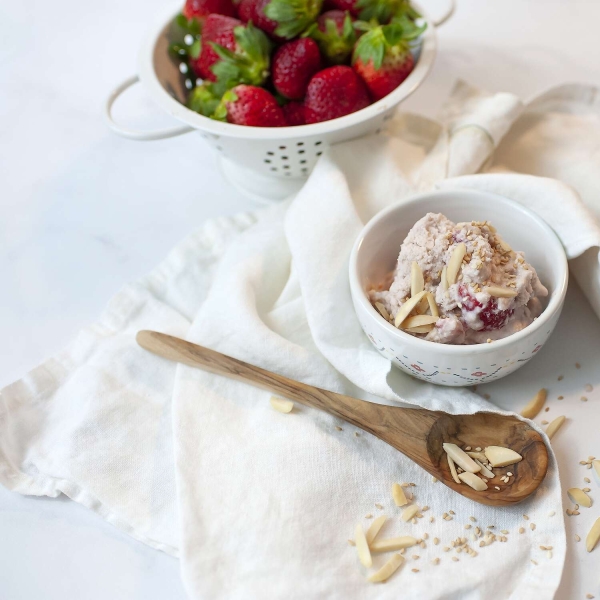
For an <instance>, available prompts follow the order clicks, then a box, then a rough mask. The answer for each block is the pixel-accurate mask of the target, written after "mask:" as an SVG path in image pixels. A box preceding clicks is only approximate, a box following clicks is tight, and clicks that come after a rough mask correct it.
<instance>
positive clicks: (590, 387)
mask: <svg viewBox="0 0 600 600" xmlns="http://www.w3.org/2000/svg"><path fill="white" fill-rule="evenodd" d="M593 389H594V386H593V385H592V384H591V383H586V384H585V391H586V392H591V391H592V390H593Z"/></svg>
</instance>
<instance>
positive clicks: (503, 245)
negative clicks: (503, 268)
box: [497, 238, 512, 254]
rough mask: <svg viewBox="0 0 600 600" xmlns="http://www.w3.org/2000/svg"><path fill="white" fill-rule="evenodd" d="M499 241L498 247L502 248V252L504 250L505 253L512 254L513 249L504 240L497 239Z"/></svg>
mask: <svg viewBox="0 0 600 600" xmlns="http://www.w3.org/2000/svg"><path fill="white" fill-rule="evenodd" d="M497 239H498V245H499V246H500V248H502V250H504V252H505V253H507V254H508V253H509V252H512V248H511V247H510V246H509V245H508V244H507V243H506V242H505V241H504V240H502V239H500V238H497Z"/></svg>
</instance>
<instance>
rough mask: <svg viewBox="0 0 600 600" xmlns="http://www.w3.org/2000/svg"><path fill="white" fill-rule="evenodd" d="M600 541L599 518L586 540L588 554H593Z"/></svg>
mask: <svg viewBox="0 0 600 600" xmlns="http://www.w3.org/2000/svg"><path fill="white" fill-rule="evenodd" d="M599 540H600V517H598V518H597V519H596V521H595V523H594V524H593V525H592V528H591V529H590V532H589V533H588V534H587V537H586V538H585V547H586V549H587V551H588V552H591V551H592V550H593V549H594V548H595V547H596V544H597V543H598V541H599Z"/></svg>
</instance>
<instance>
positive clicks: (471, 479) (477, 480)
mask: <svg viewBox="0 0 600 600" xmlns="http://www.w3.org/2000/svg"><path fill="white" fill-rule="evenodd" d="M458 478H459V479H460V480H461V481H464V483H466V484H467V485H468V486H469V487H472V488H473V489H474V490H476V491H477V492H483V491H484V490H487V489H488V486H487V484H486V483H485V481H483V479H481V477H477V475H475V474H474V473H469V472H468V471H465V472H464V473H459V474H458Z"/></svg>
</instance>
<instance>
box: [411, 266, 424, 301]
mask: <svg viewBox="0 0 600 600" xmlns="http://www.w3.org/2000/svg"><path fill="white" fill-rule="evenodd" d="M424 287H425V280H424V279H423V271H421V267H420V266H419V263H418V262H416V261H414V260H413V262H412V264H411V266H410V295H411V297H412V296H416V295H417V294H419V293H421V292H422V291H423V288H424Z"/></svg>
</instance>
